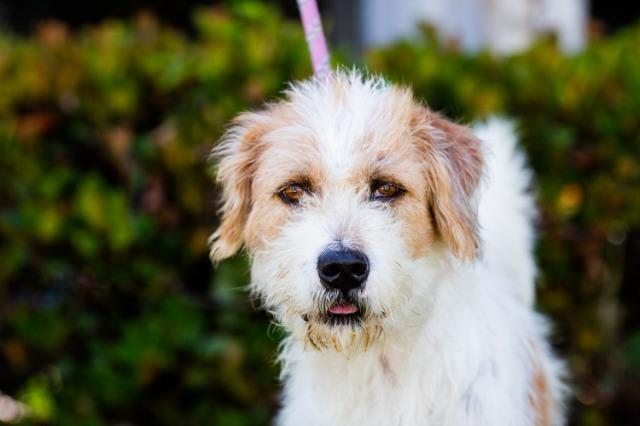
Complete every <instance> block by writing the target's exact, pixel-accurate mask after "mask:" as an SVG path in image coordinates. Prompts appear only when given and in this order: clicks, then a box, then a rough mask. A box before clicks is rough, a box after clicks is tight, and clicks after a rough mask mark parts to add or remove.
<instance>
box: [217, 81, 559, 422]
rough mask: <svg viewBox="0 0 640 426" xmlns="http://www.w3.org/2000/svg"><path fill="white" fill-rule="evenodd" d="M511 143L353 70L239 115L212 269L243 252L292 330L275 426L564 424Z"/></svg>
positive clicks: (228, 150)
mask: <svg viewBox="0 0 640 426" xmlns="http://www.w3.org/2000/svg"><path fill="white" fill-rule="evenodd" d="M515 139H516V137H515V134H514V129H513V126H512V125H511V124H510V123H509V122H507V121H505V120H499V119H493V120H492V121H490V122H488V123H486V124H484V125H481V126H480V127H478V128H476V129H475V131H474V130H472V129H470V128H468V127H465V126H462V125H459V124H456V123H453V122H451V121H449V120H447V119H445V118H444V117H443V116H441V115H439V114H437V113H435V112H433V111H431V110H430V109H429V108H428V107H426V106H425V105H424V104H422V103H420V102H419V101H417V100H416V99H415V98H414V96H413V95H412V92H411V90H410V89H408V88H403V87H400V86H397V85H393V84H390V83H387V82H386V81H385V80H384V79H382V78H380V77H374V76H368V75H364V74H362V73H359V72H356V71H345V70H342V71H337V72H335V73H334V74H333V75H332V76H331V77H330V78H328V79H323V80H320V79H311V80H307V81H303V82H299V83H295V84H292V85H291V86H290V88H289V89H288V90H286V92H285V94H284V99H282V100H281V101H278V102H274V103H271V104H267V105H266V106H265V107H263V108H262V109H261V110H258V111H253V112H246V113H243V114H241V115H239V116H238V117H237V118H236V119H235V121H234V122H233V124H232V126H231V127H230V128H229V130H228V131H227V132H226V133H225V135H224V136H223V137H222V138H221V140H220V142H219V145H218V146H217V147H216V148H215V149H214V157H215V158H216V159H217V161H218V174H217V177H218V180H219V182H220V184H221V190H222V196H221V197H222V200H221V201H222V203H221V208H220V212H221V222H220V226H219V227H218V229H217V230H216V231H215V232H214V233H213V235H212V236H211V238H210V244H211V257H212V259H213V260H214V261H220V260H222V259H224V258H227V257H229V256H232V255H233V254H235V253H236V252H237V251H238V250H240V249H241V248H242V247H244V248H246V251H247V253H248V255H249V257H250V261H251V284H250V288H251V290H252V292H253V293H254V294H255V295H257V296H259V298H260V300H261V301H262V303H263V305H264V307H265V308H266V309H267V310H268V311H269V312H270V313H271V314H272V315H273V317H274V318H275V320H276V322H277V323H278V324H280V325H281V326H282V327H284V329H285V330H286V331H287V337H286V338H285V339H284V341H283V343H282V346H281V348H280V355H279V360H280V362H281V364H282V373H281V378H282V380H283V382H284V392H283V398H282V408H281V410H280V412H279V414H278V415H277V418H276V420H275V422H276V424H278V425H283V426H294V425H295V426H299V425H306V426H324V425H326V426H329V425H332V426H333V425H385V426H388V425H409V426H415V425H438V426H442V425H456V426H459V425H474V426H477V425H501V426H504V425H517V426H527V425H532V426H533V425H535V426H543V425H544V426H547V425H561V424H564V411H563V403H562V401H563V395H564V393H565V390H564V388H565V387H564V385H563V378H562V377H563V364H562V362H561V361H559V360H558V359H557V358H556V357H555V356H554V355H553V354H552V351H551V350H550V347H549V345H548V343H547V337H546V336H547V325H546V324H547V321H546V320H545V319H544V318H543V317H542V316H541V315H540V314H538V313H536V312H535V310H534V308H533V304H534V279H535V264H534V260H533V254H532V250H533V245H534V232H533V224H532V223H533V220H534V219H535V216H536V210H535V204H534V200H533V196H532V195H531V194H530V191H529V187H530V184H531V175H530V173H529V172H528V171H527V168H526V167H525V160H524V157H523V155H522V154H521V153H520V152H519V151H518V150H517V149H516V140H515Z"/></svg>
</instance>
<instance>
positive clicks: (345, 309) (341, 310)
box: [329, 305, 358, 315]
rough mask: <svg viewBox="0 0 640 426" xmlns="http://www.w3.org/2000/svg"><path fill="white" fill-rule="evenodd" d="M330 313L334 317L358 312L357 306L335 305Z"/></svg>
mask: <svg viewBox="0 0 640 426" xmlns="http://www.w3.org/2000/svg"><path fill="white" fill-rule="evenodd" d="M329 312H331V313H332V314H334V315H350V314H355V313H356V312H358V308H356V307H355V305H335V306H332V307H330V308H329Z"/></svg>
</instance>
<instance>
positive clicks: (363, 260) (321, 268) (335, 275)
mask: <svg viewBox="0 0 640 426" xmlns="http://www.w3.org/2000/svg"><path fill="white" fill-rule="evenodd" d="M318 275H319V276H320V281H322V284H324V285H325V286H326V287H329V288H334V289H336V290H340V291H343V292H348V291H349V290H351V289H354V288H357V287H360V286H362V284H364V282H365V280H366V279H367V276H368V275H369V260H368V259H367V256H365V255H364V253H362V252H361V251H358V250H351V249H345V248H340V249H337V250H331V249H327V250H325V251H324V252H323V253H322V254H321V255H320V257H319V258H318Z"/></svg>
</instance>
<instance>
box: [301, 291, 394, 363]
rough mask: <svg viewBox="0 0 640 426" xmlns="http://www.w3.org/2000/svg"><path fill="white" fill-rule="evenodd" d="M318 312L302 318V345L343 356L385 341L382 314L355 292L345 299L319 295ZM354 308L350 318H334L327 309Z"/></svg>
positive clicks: (330, 295)
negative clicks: (304, 322)
mask: <svg viewBox="0 0 640 426" xmlns="http://www.w3.org/2000/svg"><path fill="white" fill-rule="evenodd" d="M314 299H315V305H316V307H317V309H315V310H314V312H312V313H307V314H303V319H304V320H305V321H306V333H305V337H304V339H305V345H306V346H309V347H311V348H313V349H315V350H318V351H323V350H334V351H336V352H342V353H346V354H353V353H357V352H363V351H366V350H367V349H368V348H369V347H370V345H371V344H373V343H379V342H381V341H384V337H385V328H384V323H383V320H384V314H379V313H374V312H372V310H371V309H370V308H369V305H368V304H367V303H366V301H365V300H364V299H362V298H361V297H360V294H359V293H358V292H356V291H354V292H350V293H349V294H348V295H344V294H342V293H339V292H324V291H323V292H321V293H319V294H318V295H316V297H315V298H314ZM337 305H353V306H355V307H356V308H357V311H356V312H355V313H354V314H352V315H333V314H331V313H330V308H331V307H332V306H337Z"/></svg>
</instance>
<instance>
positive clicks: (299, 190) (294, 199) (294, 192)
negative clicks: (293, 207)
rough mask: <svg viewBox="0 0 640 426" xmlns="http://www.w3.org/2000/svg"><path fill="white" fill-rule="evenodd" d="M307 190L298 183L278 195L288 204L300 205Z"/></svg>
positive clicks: (286, 187)
mask: <svg viewBox="0 0 640 426" xmlns="http://www.w3.org/2000/svg"><path fill="white" fill-rule="evenodd" d="M304 192H305V189H304V187H303V186H302V185H300V184H298V183H289V184H287V185H286V186H285V187H284V188H282V189H281V190H280V192H278V195H279V196H280V198H281V199H282V201H284V202H285V203H287V204H299V203H300V200H301V199H302V196H303V195H304Z"/></svg>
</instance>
